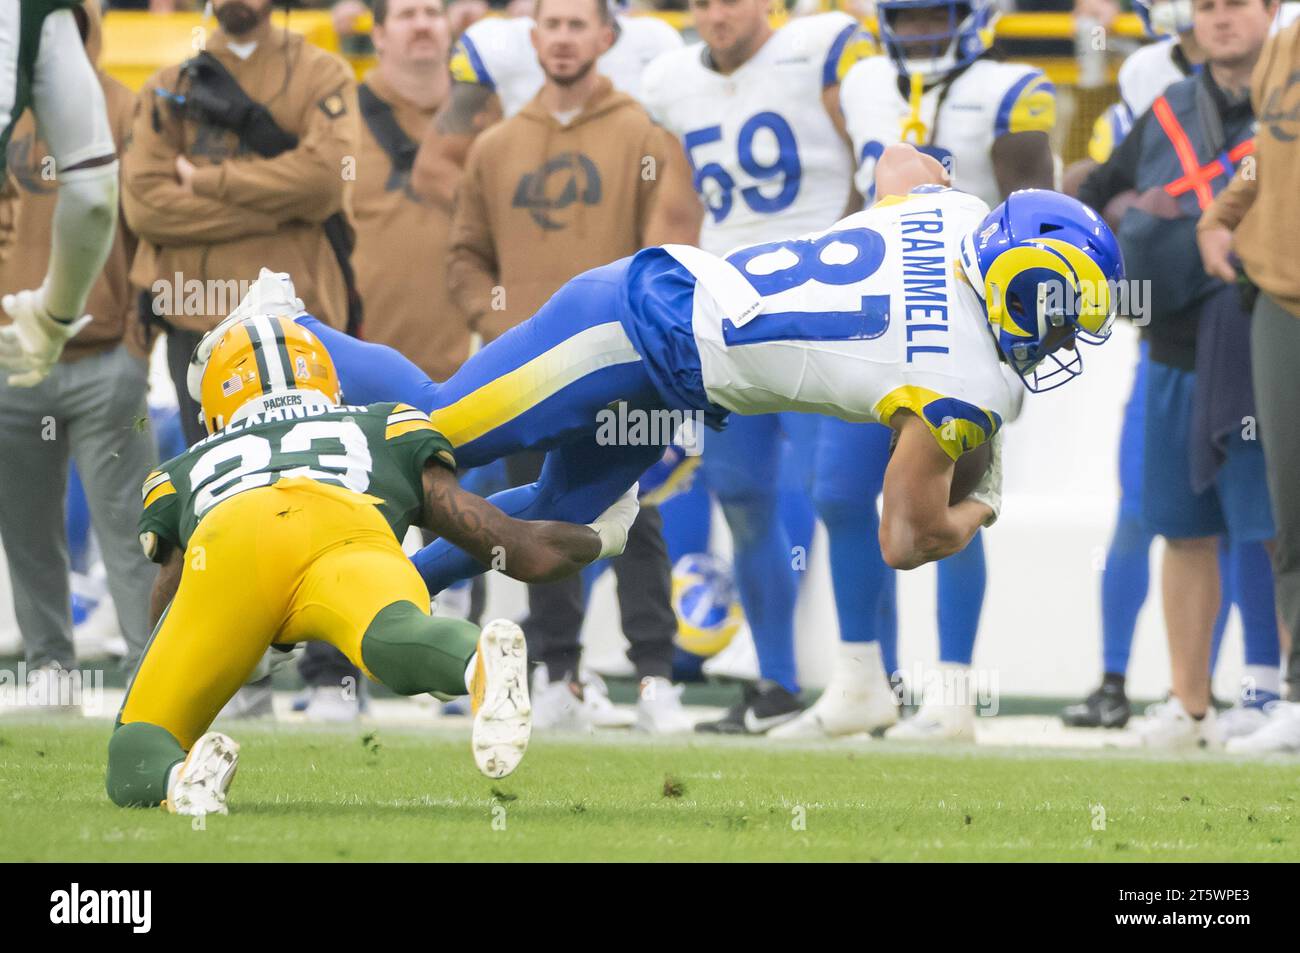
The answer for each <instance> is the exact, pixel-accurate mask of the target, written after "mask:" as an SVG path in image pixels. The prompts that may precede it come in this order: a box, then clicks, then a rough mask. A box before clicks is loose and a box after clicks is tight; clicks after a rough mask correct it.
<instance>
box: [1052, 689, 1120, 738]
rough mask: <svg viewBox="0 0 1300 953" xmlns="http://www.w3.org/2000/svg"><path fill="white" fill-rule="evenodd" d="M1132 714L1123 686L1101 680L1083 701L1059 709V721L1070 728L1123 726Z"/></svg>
mask: <svg viewBox="0 0 1300 953" xmlns="http://www.w3.org/2000/svg"><path fill="white" fill-rule="evenodd" d="M1132 715H1133V708H1132V706H1130V705H1129V701H1128V696H1127V695H1126V694H1124V687H1123V686H1122V685H1116V684H1114V683H1112V682H1102V684H1101V687H1099V688H1098V689H1097V690H1096V691H1095V692H1093V693H1092V694H1091V695H1089V696H1088V697H1087V698H1085V699H1084V700H1083V701H1081V702H1079V703H1077V704H1074V705H1066V706H1065V708H1063V709H1062V710H1061V721H1063V722H1064V723H1065V724H1066V726H1067V727H1070V728H1123V727H1124V726H1125V725H1127V724H1128V720H1129V718H1131V717H1132Z"/></svg>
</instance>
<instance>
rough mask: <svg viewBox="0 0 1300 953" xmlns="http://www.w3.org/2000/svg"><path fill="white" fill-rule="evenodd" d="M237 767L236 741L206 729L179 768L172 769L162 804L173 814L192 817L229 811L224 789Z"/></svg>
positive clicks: (232, 778)
mask: <svg viewBox="0 0 1300 953" xmlns="http://www.w3.org/2000/svg"><path fill="white" fill-rule="evenodd" d="M238 768H239V744H238V742H235V741H233V740H231V739H230V738H229V737H228V736H226V735H223V734H222V733H221V732H219V731H209V732H208V733H207V734H206V735H204V736H203V737H202V738H200V739H199V740H198V741H196V742H194V747H193V748H191V749H190V753H189V755H188V756H187V757H186V758H185V763H184V764H182V765H181V767H180V770H179V771H173V773H172V777H171V781H170V783H169V784H168V785H167V800H165V801H163V803H162V806H163V807H164V808H166V809H167V810H168V811H169V812H171V813H172V814H185V815H188V816H191V817H202V816H203V815H205V814H228V813H229V809H228V808H227V807H226V791H227V789H228V788H229V787H230V782H231V781H233V780H234V778H235V771H236V770H237V769H238Z"/></svg>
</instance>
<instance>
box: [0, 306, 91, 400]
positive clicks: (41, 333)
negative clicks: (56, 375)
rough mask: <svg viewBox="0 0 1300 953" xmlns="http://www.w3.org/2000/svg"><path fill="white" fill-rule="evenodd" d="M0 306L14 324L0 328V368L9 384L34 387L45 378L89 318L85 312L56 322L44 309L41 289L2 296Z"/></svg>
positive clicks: (87, 322) (88, 321)
mask: <svg viewBox="0 0 1300 953" xmlns="http://www.w3.org/2000/svg"><path fill="white" fill-rule="evenodd" d="M0 305H3V306H4V309H5V312H6V313H7V314H8V315H9V317H11V318H13V320H14V323H13V324H10V325H7V326H6V327H3V328H0V369H2V370H6V371H17V372H18V373H16V374H10V375H9V386H11V387H35V386H36V385H37V384H39V383H40V382H41V381H43V380H45V377H46V375H48V374H49V373H50V371H51V370H52V369H53V367H54V365H55V364H57V363H58V361H59V355H60V354H62V353H63V345H64V344H66V343H67V342H68V340H69V339H70V338H73V337H76V336H77V334H78V332H80V331H81V330H82V329H83V328H84V327H85V326H86V325H88V324H89V323H90V321H91V317H90V315H88V314H85V315H82V316H81V317H80V318H78V319H77V320H76V321H71V322H63V321H56V320H54V318H52V317H50V314H49V312H48V311H47V310H46V309H45V288H44V287H43V286H42V287H40V288H33V289H30V290H28V291H20V292H18V293H17V294H9V295H5V296H4V298H3V299H0Z"/></svg>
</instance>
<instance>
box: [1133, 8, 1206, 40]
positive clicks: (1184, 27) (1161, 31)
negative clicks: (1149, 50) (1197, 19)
mask: <svg viewBox="0 0 1300 953" xmlns="http://www.w3.org/2000/svg"><path fill="white" fill-rule="evenodd" d="M1133 12H1134V13H1136V14H1137V15H1138V18H1139V19H1141V21H1142V26H1143V28H1145V29H1146V31H1147V36H1149V37H1153V38H1158V37H1162V36H1178V35H1179V34H1180V33H1190V32H1192V0H1133Z"/></svg>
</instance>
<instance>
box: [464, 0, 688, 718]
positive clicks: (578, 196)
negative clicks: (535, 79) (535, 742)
mask: <svg viewBox="0 0 1300 953" xmlns="http://www.w3.org/2000/svg"><path fill="white" fill-rule="evenodd" d="M535 19H536V26H535V27H534V29H533V45H534V47H535V49H536V50H537V57H538V61H539V62H540V63H541V66H542V70H543V72H544V73H545V74H546V83H545V85H544V86H543V87H542V89H541V91H540V92H539V93H538V94H537V96H536V97H534V99H533V100H532V102H530V103H529V104H528V105H527V106H525V107H524V108H523V110H521V111H520V112H519V113H518V114H517V115H515V116H513V117H511V118H510V119H507V120H506V121H505V122H502V123H500V124H499V125H496V126H494V127H492V128H491V129H488V130H487V131H486V132H484V133H483V134H482V135H481V136H479V137H478V138H477V139H476V140H475V142H474V146H473V148H472V149H471V150H470V153H469V158H468V160H467V162H466V166H465V174H464V177H463V178H462V180H461V183H460V187H459V190H458V191H457V194H456V214H455V219H454V222H453V226H452V248H451V256H450V259H449V261H448V274H449V280H450V285H451V292H452V295H453V297H454V298H455V299H456V301H457V302H458V303H459V305H460V307H461V310H462V311H463V312H464V313H465V315H466V316H467V318H468V319H469V323H470V326H471V327H472V328H474V329H475V330H477V331H478V332H479V333H480V334H481V335H482V336H483V339H484V341H485V342H486V341H491V340H493V339H495V338H497V337H499V336H500V335H502V334H504V333H505V332H506V331H508V330H510V328H512V327H514V326H515V325H517V324H519V323H520V322H522V321H524V320H525V319H527V318H529V317H530V316H531V315H532V314H533V312H534V311H536V310H537V309H538V308H540V307H541V306H542V304H544V303H545V302H546V299H547V298H549V297H550V296H551V294H552V293H554V292H555V291H556V290H557V289H559V287H560V286H561V285H563V284H564V283H565V282H566V281H568V280H569V279H570V278H572V277H574V276H575V275H578V274H580V273H582V272H583V271H585V270H587V269H589V268H594V267H598V266H600V265H604V264H608V263H609V262H612V261H615V260H616V259H618V258H621V257H624V256H626V255H631V254H633V253H634V252H636V251H638V250H640V249H641V248H642V247H644V246H645V245H646V240H645V238H646V232H647V229H648V228H649V222H650V219H651V213H652V209H653V207H654V203H655V200H656V197H657V195H658V193H659V192H660V183H661V182H662V181H663V180H664V177H665V175H667V174H668V171H669V168H670V166H671V163H673V162H674V161H677V162H681V161H683V160H682V153H681V149H680V147H679V146H677V145H676V143H675V142H674V141H673V140H672V138H671V137H670V135H669V134H668V133H667V132H666V131H664V130H663V129H660V128H659V127H658V126H656V125H655V124H654V123H653V122H652V121H651V119H650V117H649V116H648V115H647V114H646V112H645V110H644V109H642V108H641V106H640V105H639V104H638V103H637V102H636V101H635V100H634V99H632V98H631V97H630V96H628V95H626V94H625V93H619V92H616V91H615V90H614V88H613V86H612V85H611V84H610V81H609V80H608V79H606V78H605V77H603V76H601V75H600V74H599V73H597V72H596V71H595V70H594V68H593V67H594V66H595V63H596V60H597V59H598V58H599V57H600V55H601V54H602V53H604V52H605V50H607V49H609V47H610V46H611V45H612V44H613V42H614V31H613V27H612V17H611V15H610V11H609V8H608V6H607V4H606V2H605V0H542V2H541V3H540V4H539V5H538V8H537V10H536V14H535ZM674 172H675V173H680V172H681V170H680V169H675V170H674ZM542 459H543V455H542V454H541V453H539V452H531V453H524V454H519V455H517V456H515V457H512V458H509V459H508V460H507V472H508V475H509V477H510V481H511V483H512V484H515V485H522V484H526V483H531V482H532V481H534V480H536V479H537V477H538V474H539V473H540V470H541V464H542ZM613 566H614V571H615V573H616V575H617V577H618V593H619V605H620V608H621V611H622V615H623V628H624V632H625V634H626V635H627V637H628V639H629V641H630V642H631V643H632V648H631V650H630V651H629V653H628V654H629V657H630V659H631V660H632V662H633V664H634V665H635V666H636V669H637V675H638V677H639V678H640V679H641V684H642V691H641V701H640V703H639V705H638V715H637V723H638V726H639V727H642V728H644V729H646V730H648V731H652V732H663V731H682V730H689V728H690V722H689V721H688V720H687V719H686V716H685V715H684V714H683V713H682V710H681V704H680V701H679V700H678V698H679V695H678V691H677V690H676V689H674V688H673V686H672V684H671V682H670V681H669V676H670V674H671V671H672V652H673V644H672V640H673V636H674V635H675V633H676V629H677V624H676V617H675V616H674V614H673V611H672V606H671V603H670V601H669V600H670V590H671V577H670V570H671V567H670V565H669V562H668V552H667V548H666V547H665V545H664V541H663V534H662V520H661V519H660V517H659V513H658V511H657V510H655V509H654V508H652V507H646V508H643V510H642V513H641V516H640V518H639V519H637V521H636V523H635V524H633V527H632V531H631V535H630V536H629V539H628V545H627V550H626V552H625V553H624V555H623V556H622V557H620V558H619V559H617V560H615V561H614V563H613ZM529 610H530V612H529V618H528V621H527V623H526V624H525V626H524V631H525V632H526V633H527V635H528V638H529V641H530V643H531V645H532V654H533V656H534V657H535V658H537V659H539V660H540V661H541V662H542V663H543V664H544V665H545V666H546V671H547V674H548V677H549V679H550V684H549V685H548V686H546V687H544V688H542V690H541V691H540V692H539V693H538V694H537V695H536V696H535V697H534V711H535V719H536V721H535V723H536V724H537V725H538V726H539V727H543V728H545V727H565V728H579V729H581V728H590V727H592V726H593V725H599V724H601V723H607V724H609V723H613V721H614V720H613V718H612V715H611V713H610V709H609V708H608V706H607V705H606V704H605V703H603V701H602V700H601V699H600V697H599V696H598V694H597V693H596V692H594V691H591V690H590V687H589V686H583V685H582V684H580V683H579V681H578V665H579V658H580V656H581V645H580V642H579V632H580V630H581V627H582V620H583V614H584V609H583V592H582V583H581V580H579V579H577V578H574V579H573V580H566V581H563V582H560V583H551V584H548V585H544V586H530V587H529Z"/></svg>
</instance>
